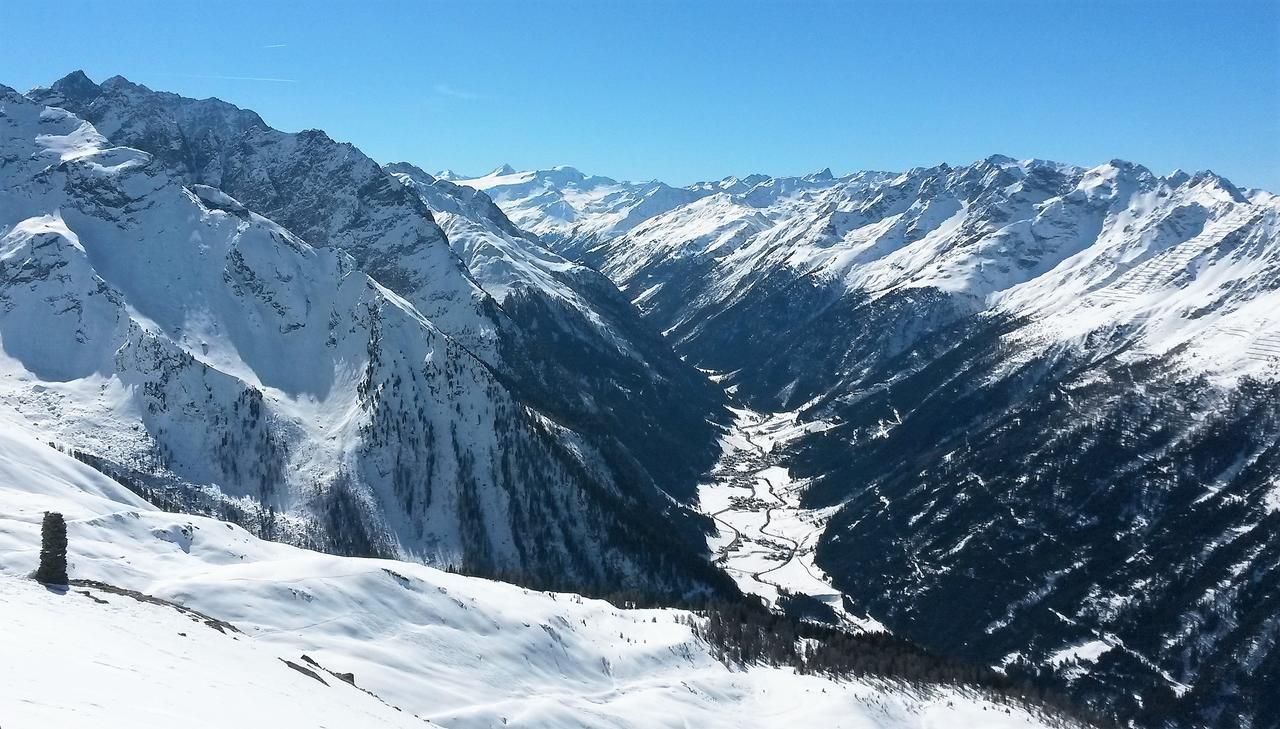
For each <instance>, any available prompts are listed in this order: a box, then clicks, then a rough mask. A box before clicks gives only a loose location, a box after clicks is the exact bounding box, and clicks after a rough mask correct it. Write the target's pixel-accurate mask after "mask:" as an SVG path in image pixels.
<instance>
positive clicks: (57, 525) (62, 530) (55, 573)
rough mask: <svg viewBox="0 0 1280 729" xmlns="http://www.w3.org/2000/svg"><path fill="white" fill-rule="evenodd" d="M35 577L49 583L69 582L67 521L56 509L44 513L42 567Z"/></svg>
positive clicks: (41, 541)
mask: <svg viewBox="0 0 1280 729" xmlns="http://www.w3.org/2000/svg"><path fill="white" fill-rule="evenodd" d="M35 578H36V579H37V580H39V581H40V582H43V583H45V584H48V585H65V584H67V522H66V520H65V519H63V518H62V514H59V513H58V512H56V511H46V512H45V513H44V523H43V524H42V525H41V527H40V568H39V569H37V570H36V574H35Z"/></svg>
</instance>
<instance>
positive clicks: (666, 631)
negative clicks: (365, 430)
mask: <svg viewBox="0 0 1280 729" xmlns="http://www.w3.org/2000/svg"><path fill="white" fill-rule="evenodd" d="M46 510H58V511H60V512H62V513H63V514H64V515H65V516H66V517H67V520H68V527H69V528H68V531H69V541H70V573H71V577H72V580H73V582H74V581H77V580H90V581H93V582H92V583H80V584H73V585H72V586H71V588H70V589H68V590H61V589H54V588H49V587H45V586H42V585H40V584H38V583H35V582H33V581H32V580H30V579H29V578H27V577H26V575H27V574H28V573H29V572H30V571H31V570H32V569H33V568H34V565H35V562H36V558H37V552H38V549H39V541H40V537H39V531H40V526H39V524H40V520H41V518H42V514H43V512H44V511H46ZM130 591H135V592H130ZM147 596H151V597H147ZM690 619H691V615H690V614H688V613H685V612H682V611H678V610H623V609H618V608H615V607H613V606H612V605H610V604H608V603H606V602H602V601H598V600H587V599H583V598H581V597H579V596H577V595H573V594H566V593H546V592H534V591H530V590H527V589H523V588H520V587H516V586H513V585H508V584H503V583H500V582H492V581H488V580H484V579H480V578H474V577H463V576H459V575H452V574H448V573H445V572H441V571H439V570H435V569H432V568H429V567H425V566H422V565H420V564H413V563H406V562H397V561H391V560H377V559H361V558H351V557H336V556H331V555H326V554H321V553H317V552H311V551H307V550H303V549H298V548H294V547H289V546H285V545H281V544H275V543H270V542H264V541H262V540H259V539H257V538H256V537H254V536H252V535H250V534H249V533H247V532H245V531H244V530H243V529H241V528H239V527H236V526H234V525H232V524H230V523H226V522H221V521H217V520H214V519H208V518H203V517H195V516H188V515H181V514H173V513H166V512H162V511H157V510H155V509H154V508H153V507H152V506H150V505H149V504H147V503H146V502H144V501H142V500H141V499H140V498H138V497H137V496H136V495H135V494H133V493H132V492H130V491H129V490H128V489H126V488H124V487H123V486H121V485H120V484H118V483H116V482H114V481H112V480H110V479H108V478H106V477H104V476H102V475H101V474H100V473H98V472H97V471H94V470H92V469H90V468H89V467H87V466H85V465H84V464H82V463H80V462H78V461H76V460H74V459H72V458H70V457H68V456H66V455H64V454H62V453H61V452H59V451H57V450H55V449H53V448H52V447H50V446H48V445H45V444H43V443H40V442H39V441H37V440H36V439H35V438H33V437H32V436H30V435H29V434H27V433H24V432H21V431H19V430H17V429H14V428H13V427H11V426H5V427H4V428H3V429H2V430H0V622H2V623H3V625H4V626H5V641H4V645H5V652H4V658H5V660H4V661H3V662H0V684H3V686H4V690H3V691H2V692H0V720H2V721H3V725H4V726H5V727H6V729H28V728H33V727H52V726H57V727H66V728H67V729H77V728H79V727H97V728H105V727H115V726H170V725H173V726H185V727H210V728H213V727H219V728H221V727H227V726H271V727H277V728H280V729H283V728H285V727H299V728H300V729H301V728H303V727H306V728H308V729H313V728H315V727H333V728H335V729H336V728H339V727H340V728H342V729H353V728H355V727H410V726H443V727H458V728H464V727H467V728H470V727H475V728H480V727H485V728H488V727H499V726H510V727H545V728H547V729H552V728H555V729H565V728H573V727H583V728H586V727H593V728H596V727H627V728H632V727H634V728H637V729H638V728H640V727H673V726H698V727H726V729H728V728H737V727H780V726H814V727H849V728H857V729H864V728H866V729H870V728H872V727H886V728H888V727H893V728H895V729H897V728H902V729H907V728H909V727H979V726H981V727H993V728H995V727H1009V728H1013V727H1040V726H1064V725H1065V724H1063V723H1062V722H1060V721H1056V720H1054V721H1049V720H1047V719H1043V718H1037V717H1036V716H1033V715H1031V714H1028V713H1026V712H1024V711H1022V710H1020V709H1017V708H1009V707H1007V706H1005V705H1003V704H994V703H991V702H989V701H986V700H984V699H981V698H978V697H977V696H975V695H972V694H971V693H969V692H965V691H959V690H955V689H928V690H921V689H908V688H907V687H905V686H901V685H895V684H892V683H868V682H861V681H835V680H831V679H828V678H823V677H819V676H811V675H810V676H806V675H797V674H795V673H794V672H792V671H790V670H786V669H779V668H769V667H763V666H753V667H750V668H742V667H739V668H734V669H730V668H728V667H726V666H725V665H724V664H722V663H720V662H719V661H717V660H716V659H715V658H714V657H713V656H712V655H711V653H710V652H709V649H708V648H707V646H706V645H705V644H703V643H702V642H701V641H700V640H699V639H697V638H695V637H694V636H693V635H692V633H691V629H690V627H689V626H688V625H687V624H686V623H687V622H688V621H689V620H690Z"/></svg>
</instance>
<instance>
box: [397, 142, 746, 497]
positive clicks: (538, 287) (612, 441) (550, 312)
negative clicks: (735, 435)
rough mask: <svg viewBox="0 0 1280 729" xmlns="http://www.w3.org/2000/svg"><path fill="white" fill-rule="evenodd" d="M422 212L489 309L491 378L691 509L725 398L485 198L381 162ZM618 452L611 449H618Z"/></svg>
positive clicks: (619, 304) (608, 289)
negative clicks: (497, 357) (495, 353)
mask: <svg viewBox="0 0 1280 729" xmlns="http://www.w3.org/2000/svg"><path fill="white" fill-rule="evenodd" d="M387 169H388V170H390V171H391V172H392V174H394V175H395V176H396V178H397V179H399V180H400V181H401V182H402V183H404V184H405V185H407V186H408V187H409V188H410V189H412V190H413V191H414V192H415V193H417V195H418V196H419V197H420V198H421V199H422V201H423V202H424V203H426V205H427V207H428V208H430V209H431V211H432V213H433V215H434V216H435V218H436V220H437V221H438V222H439V223H440V225H441V226H442V228H443V229H444V230H445V231H446V233H447V236H448V239H449V243H450V245H452V246H453V249H454V251H455V252H456V253H457V254H458V256H459V257H461V259H462V260H463V262H464V263H465V264H466V265H467V267H468V269H469V270H470V271H471V273H472V275H473V276H474V277H475V279H476V280H477V281H478V282H479V283H480V285H481V286H482V287H483V288H484V289H485V290H486V291H487V292H489V293H490V294H492V295H493V297H494V299H495V300H496V301H497V302H499V306H500V307H501V310H502V313H503V316H502V317H501V318H500V319H499V320H498V321H499V334H500V337H499V347H500V353H501V355H502V362H503V363H502V367H501V372H502V373H503V374H504V375H506V376H507V379H508V381H509V382H510V383H511V387H512V389H513V390H514V391H515V392H517V394H518V395H519V396H521V397H522V398H524V400H525V401H526V402H529V403H531V404H532V405H534V406H535V407H536V408H538V409H539V410H540V411H542V412H544V413H546V414H548V415H550V416H552V417H553V418H555V419H556V421H557V422H559V423H561V424H564V425H567V426H569V427H571V428H573V429H574V430H575V431H577V432H579V433H583V434H584V435H585V436H586V437H589V438H592V437H596V436H603V437H597V438H595V445H596V447H597V448H599V449H600V451H601V452H602V453H605V454H606V455H607V456H609V457H610V458H611V462H612V463H614V464H615V469H616V470H617V471H619V472H624V473H625V472H628V471H629V470H630V469H629V468H628V463H629V462H632V461H639V462H640V463H641V464H642V466H643V469H644V471H643V472H642V475H643V474H648V475H649V476H650V477H652V478H653V479H654V480H655V481H656V482H657V483H658V484H659V485H660V487H661V488H662V489H663V490H664V491H665V492H666V493H668V494H670V495H671V496H673V497H674V498H676V499H677V500H679V501H682V502H686V503H687V502H689V501H690V500H691V499H692V497H693V493H694V491H693V488H694V486H695V484H696V482H697V478H698V477H700V476H701V475H703V474H704V473H705V472H706V470H707V469H708V468H709V467H710V465H711V463H712V459H713V458H714V455H715V448H714V443H713V441H714V438H715V436H716V434H717V431H716V429H715V427H714V421H725V420H727V418H726V417H725V414H724V412H723V410H722V407H721V404H722V402H723V399H724V398H723V393H722V391H721V390H720V388H719V387H717V386H715V385H713V384H712V383H710V382H708V381H707V380H706V378H705V377H703V375H702V374H700V373H699V372H698V371H697V370H696V369H694V368H693V367H691V366H689V365H687V364H685V363H684V362H682V361H681V360H680V359H679V358H678V357H677V356H676V355H675V353H674V352H673V351H672V350H671V347H670V345H669V344H668V343H667V342H666V341H665V340H664V339H663V338H662V337H661V336H660V335H659V334H658V332H657V331H656V330H655V329H653V327H652V326H651V325H649V324H647V323H644V322H642V321H641V319H640V315H639V312H638V311H637V310H636V309H635V308H634V307H633V306H632V305H631V303H630V302H629V301H628V300H627V299H626V298H625V297H624V296H623V295H622V294H621V293H620V292H619V291H618V290H617V288H616V287H615V286H614V285H613V284H612V283H611V282H610V281H609V280H608V279H607V278H605V277H604V276H602V275H601V274H600V273H598V272H597V271H595V270H593V269H591V268H587V267H586V266H583V265H581V264H578V263H573V262H570V261H568V260H566V259H565V258H563V257H562V256H560V255H559V254H557V253H553V252H552V251H550V250H548V249H547V248H545V247H544V246H543V244H542V242H541V241H540V240H539V239H538V238H537V236H534V235H532V234H531V233H529V232H527V231H524V230H521V229H520V228H518V227H516V225H515V224H514V223H512V222H511V220H509V219H508V218H507V217H506V215H504V214H503V212H502V210H501V209H500V208H499V207H498V206H497V205H495V204H494V202H493V201H492V200H491V199H490V198H489V197H488V196H487V195H485V194H484V193H483V192H479V191H477V190H475V189H473V188H470V187H465V186H460V185H456V184H453V183H451V182H449V181H447V180H438V179H435V178H433V177H432V176H431V175H429V174H427V173H426V172H423V171H422V170H421V169H418V168H416V167H414V166H413V165H408V164H405V163H397V164H393V165H388V166H387ZM618 446H621V447H618Z"/></svg>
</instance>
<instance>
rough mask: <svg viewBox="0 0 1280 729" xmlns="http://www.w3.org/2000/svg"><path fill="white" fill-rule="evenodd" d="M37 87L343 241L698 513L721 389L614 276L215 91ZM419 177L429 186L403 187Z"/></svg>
mask: <svg viewBox="0 0 1280 729" xmlns="http://www.w3.org/2000/svg"><path fill="white" fill-rule="evenodd" d="M30 95H31V97H32V98H34V99H36V100H38V101H40V102H42V103H46V104H51V105H56V106H61V107H64V108H67V109H69V110H71V111H73V112H74V113H76V114H78V115H80V116H82V117H83V118H85V119H88V120H89V121H91V122H93V123H94V124H95V126H97V127H98V128H99V131H101V132H102V133H103V134H104V135H105V136H107V137H108V138H109V139H110V140H111V141H112V142H114V143H116V144H122V145H127V146H131V147H136V148H139V149H143V150H145V151H147V152H149V153H151V154H152V155H154V156H155V158H156V160H157V161H158V162H159V163H161V164H163V165H164V166H165V167H166V169H168V170H169V171H170V173H171V174H173V175H175V176H177V177H178V178H179V179H181V180H183V181H184V182H186V183H188V184H204V185H209V186H211V187H216V188H218V189H220V190H222V191H223V192H226V193H228V194H230V195H232V196H233V197H235V198H236V199H238V200H240V201H241V202H242V203H244V204H245V205H246V206H247V207H249V208H250V209H252V210H255V211H259V212H261V213H263V214H264V215H266V216H267V217H269V218H271V219H272V220H275V221H277V222H279V223H280V224H282V225H283V226H285V227H286V228H288V229H289V230H291V231H293V232H294V233H296V234H297V235H298V236H299V237H300V238H302V239H303V240H305V241H307V242H308V243H310V244H312V245H315V246H317V247H323V248H335V249H340V250H342V251H344V252H346V253H349V254H350V255H351V256H352V257H353V258H354V259H355V261H356V263H357V265H358V266H359V267H360V268H361V269H362V270H364V271H365V272H367V273H368V274H369V275H370V276H371V277H372V278H373V279H374V280H376V281H377V282H378V283H380V284H381V285H383V286H385V287H387V288H388V289H390V290H392V291H394V292H395V293H397V294H399V295H401V296H403V297H404V298H405V299H406V300H408V301H409V302H410V303H411V304H413V306H414V307H415V308H416V309H417V310H418V311H419V312H421V313H422V314H423V315H424V316H425V317H426V318H427V319H428V320H430V321H431V322H432V323H433V324H435V325H436V326H437V327H439V328H440V329H441V330H442V331H443V332H445V333H446V334H448V335H449V336H450V337H452V338H453V339H455V340H456V341H458V342H459V343H460V344H462V346H464V347H465V348H466V349H467V350H469V351H470V352H472V353H473V354H475V355H476V356H477V357H479V358H480V359H481V360H483V361H484V362H485V363H486V364H489V365H491V366H492V367H493V369H494V371H495V373H496V375H497V377H498V378H499V379H500V380H502V381H503V383H504V384H506V385H507V386H508V387H509V389H511V390H512V392H513V393H514V394H515V396H516V397H517V399H519V400H521V401H522V402H524V403H525V404H527V405H530V406H532V407H534V408H535V409H537V410H539V411H540V412H541V413H542V414H544V415H546V416H548V417H550V418H551V419H552V420H554V421H555V422H556V423H558V424H559V425H561V426H564V427H566V428H569V429H571V430H573V431H576V432H577V433H578V434H579V436H580V437H582V438H584V439H585V440H586V442H587V443H588V444H589V445H590V447H591V448H593V449H595V450H597V451H598V452H599V454H601V456H602V457H603V458H604V459H605V461H606V462H607V465H608V468H609V470H610V474H609V478H610V479H612V480H614V481H616V482H618V483H619V484H623V488H625V489H627V490H629V491H630V492H631V493H633V494H645V495H647V496H652V497H653V498H654V499H655V501H654V503H655V507H656V508H659V509H661V510H663V511H667V512H669V515H670V516H671V518H672V519H674V520H675V521H677V522H687V521H688V515H687V514H685V513H683V512H684V510H683V508H682V507H680V505H679V503H678V502H688V501H689V499H690V498H691V497H692V494H693V489H694V485H695V483H696V480H697V478H698V476H699V475H700V474H701V473H703V472H705V471H706V469H707V468H708V467H709V464H710V463H711V461H712V460H713V459H714V456H715V446H714V440H715V438H716V435H717V433H718V431H717V428H716V425H715V422H713V421H723V420H724V415H723V413H722V410H721V407H720V403H721V400H722V399H723V398H722V393H721V392H720V391H719V389H718V388H715V387H713V386H710V385H709V383H707V382H706V381H705V378H703V377H701V376H700V375H699V374H698V373H697V371H696V370H694V369H693V368H692V367H690V366H688V365H685V364H683V363H682V362H681V361H680V360H679V359H678V358H677V357H675V355H674V354H673V353H672V351H671V349H670V347H669V346H668V345H667V344H666V342H664V341H663V340H662V339H661V338H660V337H658V336H657V335H656V333H654V332H653V331H651V330H650V327H649V326H648V325H646V324H643V323H641V322H640V320H639V317H638V316H637V315H636V313H635V311H634V309H633V308H632V307H631V305H630V304H629V302H627V301H626V299H625V298H623V297H622V296H620V295H619V294H618V292H617V291H616V289H615V288H614V287H613V285H612V284H611V283H610V282H609V281H608V280H607V279H605V278H604V277H602V276H599V275H598V274H596V273H594V272H593V271H590V270H588V269H585V268H583V267H581V266H577V265H574V264H570V263H568V262H567V261H565V260H563V259H562V258H559V257H558V256H556V255H555V254H553V253H551V252H550V251H547V250H546V249H544V248H543V247H542V246H541V244H540V243H539V242H538V241H537V240H536V239H535V238H533V237H532V236H529V235H528V234H526V233H523V232H522V231H520V230H519V229H518V228H516V227H515V226H514V225H513V224H512V223H511V221H510V220H508V219H507V218H506V216H505V215H504V214H503V213H502V211H501V210H500V209H498V208H497V207H496V206H494V205H493V204H492V202H491V201H489V200H487V199H486V198H484V196H483V195H479V196H477V195H476V194H475V193H474V191H471V190H470V189H469V188H459V187H456V186H448V183H447V182H440V183H438V184H432V183H433V182H434V181H432V180H430V179H429V177H427V176H426V175H425V173H422V172H421V170H414V171H413V172H412V174H407V173H406V172H405V170H404V169H403V168H402V169H401V170H400V173H399V174H398V175H397V174H395V173H394V172H393V171H391V170H387V169H383V168H381V167H380V166H379V165H378V164H377V163H375V162H374V161H373V160H371V159H369V158H368V157H367V156H365V155H364V154H362V153H361V152H360V151H359V150H358V149H356V148H355V147H353V146H351V145H349V144H340V143H337V142H334V141H333V140H331V139H329V138H328V137H327V136H326V135H325V134H324V133H323V132H318V131H308V132H302V133H299V134H287V133H284V132H280V131H277V130H275V129H272V128H270V127H268V126H267V125H266V124H265V123H264V122H263V121H262V120H261V119H260V118H259V117H258V116H257V115H256V114H254V113H253V112H250V111H245V110H242V109H239V108H237V107H235V106H232V105H231V104H227V103H225V102H222V101H219V100H217V99H206V100H194V99H186V98H183V97H180V96H177V95H174V94H167V93H158V92H154V91H151V90H150V89H147V88H145V87H143V86H139V85H137V84H133V83H130V82H128V81H126V80H124V79H122V78H119V77H116V78H113V79H109V80H107V81H105V82H104V83H102V84H101V85H97V84H94V83H93V82H92V81H90V80H89V79H88V78H86V77H85V76H84V75H83V74H81V73H79V72H77V73H74V74H71V75H70V76H68V77H66V78H64V79H62V80H60V81H58V82H57V83H55V84H53V86H52V87H51V88H49V89H46V90H39V89H38V90H35V91H33V92H31V94H30ZM414 176H416V179H418V180H420V181H421V182H422V183H423V184H418V185H415V184H410V185H409V186H408V187H406V186H405V185H404V184H403V183H404V182H405V181H406V180H407V179H409V178H411V177H414ZM464 190H465V191H466V192H465V193H464V192H463V191H464ZM433 212H435V213H437V214H439V215H440V220H441V221H442V222H444V223H445V226H446V227H447V228H448V229H449V234H448V236H446V235H445V232H444V231H443V230H441V227H440V225H438V224H437V220H436V218H435V216H433V214H432V213H433ZM451 246H452V250H451ZM668 497H670V498H674V499H675V500H676V502H677V503H675V504H669V503H667V502H666V499H667V498H668ZM685 526H686V527H689V528H687V529H686V531H685V533H686V536H688V537H690V538H691V539H693V540H694V543H696V542H697V541H699V539H698V537H697V535H696V533H695V531H694V530H693V529H692V525H687V524H686V525H685Z"/></svg>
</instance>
